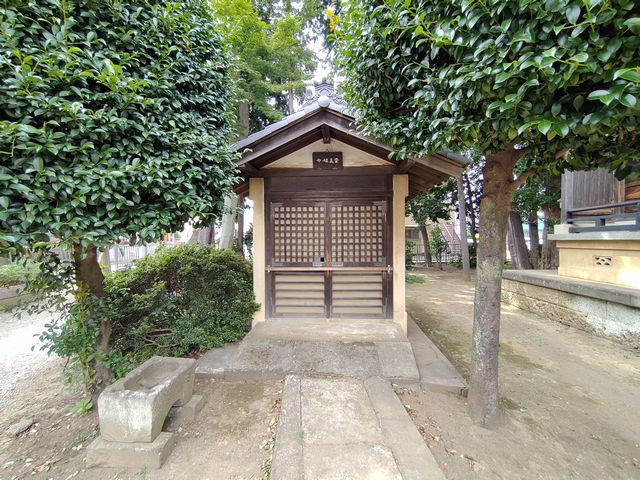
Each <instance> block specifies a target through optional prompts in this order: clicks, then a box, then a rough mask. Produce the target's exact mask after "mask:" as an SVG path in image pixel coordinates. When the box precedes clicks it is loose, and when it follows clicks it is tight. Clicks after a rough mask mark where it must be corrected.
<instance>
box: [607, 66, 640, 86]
mask: <svg viewBox="0 0 640 480" xmlns="http://www.w3.org/2000/svg"><path fill="white" fill-rule="evenodd" d="M618 78H622V79H624V80H629V81H630V82H634V83H638V84H640V67H637V68H623V69H621V70H618V71H617V72H616V73H615V74H614V75H613V79H614V80H616V79H618Z"/></svg>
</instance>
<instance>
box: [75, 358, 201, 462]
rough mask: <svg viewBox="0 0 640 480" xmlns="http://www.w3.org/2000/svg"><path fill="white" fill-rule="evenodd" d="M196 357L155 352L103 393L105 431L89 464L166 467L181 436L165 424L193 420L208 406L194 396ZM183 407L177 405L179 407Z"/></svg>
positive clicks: (101, 406)
mask: <svg viewBox="0 0 640 480" xmlns="http://www.w3.org/2000/svg"><path fill="white" fill-rule="evenodd" d="M195 368H196V362H195V360H193V359H190V358H174V357H152V358H150V359H149V360H147V361H146V362H145V363H143V364H142V365H140V366H139V367H138V368H136V369H134V370H132V371H131V372H129V373H128V374H127V375H126V376H125V377H124V378H121V379H120V380H118V381H117V382H115V383H113V384H112V385H109V386H108V387H107V388H105V389H104V391H103V392H102V393H101V394H100V397H99V398H98V423H99V425H100V437H99V438H97V439H96V440H95V441H94V443H93V444H92V445H91V446H90V447H89V449H88V456H87V463H88V464H89V465H103V466H119V467H138V466H147V467H150V468H160V466H161V465H162V463H163V462H164V460H165V459H166V458H167V456H168V455H169V453H170V452H171V450H172V449H173V446H174V444H175V440H174V438H173V434H172V433H167V432H162V426H163V425H164V422H165V420H166V418H167V415H169V413H170V411H172V407H177V408H174V409H173V411H172V413H173V416H174V417H179V418H181V419H182V420H193V419H194V417H195V415H196V414H197V413H198V411H199V409H200V408H201V406H202V397H200V396H194V395H192V394H193V384H194V379H195ZM176 410H177V411H176Z"/></svg>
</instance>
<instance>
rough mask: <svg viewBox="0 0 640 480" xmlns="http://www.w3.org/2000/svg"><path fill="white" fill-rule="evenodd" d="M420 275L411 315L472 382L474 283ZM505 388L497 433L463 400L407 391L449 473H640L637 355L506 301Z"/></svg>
mask: <svg viewBox="0 0 640 480" xmlns="http://www.w3.org/2000/svg"><path fill="white" fill-rule="evenodd" d="M419 274H421V275H424V278H425V282H424V283H422V284H410V285H407V308H408V311H409V313H410V314H411V315H412V316H413V318H414V320H415V321H416V323H418V325H419V326H420V328H422V329H423V331H425V333H427V334H428V335H429V336H430V337H431V339H432V340H433V341H434V342H435V343H436V344H437V345H438V346H439V347H440V349H441V350H442V351H443V352H444V353H445V355H447V357H448V358H449V360H450V361H451V362H452V363H453V364H454V365H455V366H456V367H457V368H458V370H459V371H460V372H461V373H462V374H463V375H464V376H466V377H467V378H468V375H469V371H470V346H471V328H472V322H473V284H472V283H469V282H464V280H463V279H462V275H461V274H460V273H458V272H441V271H433V272H426V273H425V272H421V273H419ZM500 388H501V394H502V400H501V404H502V407H503V409H504V410H505V412H506V415H505V417H506V422H505V425H504V426H502V427H501V428H500V429H499V430H498V431H496V432H490V431H487V430H484V429H481V428H478V427H476V426H474V425H473V424H472V423H471V421H470V420H469V417H468V414H467V409H466V403H465V399H464V397H460V396H456V395H451V394H442V393H422V392H418V391H415V390H413V391H412V390H404V389H400V390H399V391H398V393H399V395H400V397H401V399H402V401H403V403H404V404H405V408H407V410H408V411H409V413H410V415H411V416H412V418H413V419H414V422H415V423H416V425H417V426H418V429H419V430H420V432H421V434H422V435H423V437H424V438H425V440H426V441H427V443H428V444H429V446H430V447H431V449H432V452H433V453H434V455H435V456H436V458H437V460H438V462H439V464H440V467H441V468H442V469H443V471H444V472H445V474H446V475H447V478H449V479H467V478H482V479H484V478H487V479H488V478H503V479H560V478H562V479H564V478H580V479H593V480H601V479H626V478H629V479H632V478H633V479H636V478H640V429H638V416H637V415H638V405H640V356H638V353H637V352H634V351H632V350H629V349H626V348H625V347H624V346H621V345H619V344H617V343H614V342H612V341H610V340H606V339H602V338H599V337H595V336H592V335H590V334H587V333H584V332H582V331H579V330H576V329H573V328H571V327H567V326H564V325H561V324H558V323H555V322H553V321H551V320H548V319H546V318H542V317H540V316H537V315H534V314H531V313H529V312H525V311H521V310H519V309H517V308H514V307H510V306H507V305H503V307H502V328H501V346H500ZM631 419H635V420H631Z"/></svg>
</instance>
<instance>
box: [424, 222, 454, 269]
mask: <svg viewBox="0 0 640 480" xmlns="http://www.w3.org/2000/svg"><path fill="white" fill-rule="evenodd" d="M448 246H449V244H448V243H447V240H446V239H445V238H444V235H442V230H440V227H434V228H433V230H431V239H430V240H429V247H430V248H431V253H432V254H433V255H435V257H436V258H437V259H438V267H439V268H440V270H442V254H443V253H445V252H446V251H447V247H448Z"/></svg>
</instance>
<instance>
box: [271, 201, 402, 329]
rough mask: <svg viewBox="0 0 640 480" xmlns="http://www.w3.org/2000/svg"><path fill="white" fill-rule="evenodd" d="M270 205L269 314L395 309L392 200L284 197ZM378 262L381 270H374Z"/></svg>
mask: <svg viewBox="0 0 640 480" xmlns="http://www.w3.org/2000/svg"><path fill="white" fill-rule="evenodd" d="M270 205H271V207H270V219H269V220H270V224H269V225H268V227H267V232H268V234H269V235H270V238H269V239H268V248H269V257H270V258H269V260H270V262H269V270H270V273H269V274H268V286H269V289H270V292H271V295H270V296H269V303H268V306H269V314H270V316H276V317H278V316H289V317H291V316H301V317H309V316H311V317H314V316H315V317H325V316H326V317H337V318H339V317H380V318H384V317H386V316H387V315H388V314H389V312H390V308H389V302H390V299H391V295H390V281H389V279H390V278H391V275H390V269H389V263H388V262H389V258H390V257H389V247H390V246H389V244H388V240H389V238H390V234H389V224H390V222H389V209H388V205H387V201H386V200H384V199H374V198H371V199H360V200H357V199H345V200H342V201H338V200H335V199H326V200H323V201H320V200H313V201H296V200H283V201H279V202H272V203H271V204H270ZM376 267H377V268H380V271H371V269H375V268H376ZM359 268H362V269H363V270H362V271H357V269H359ZM367 268H368V269H369V270H366V269H367ZM271 269H273V270H271ZM314 269H315V271H314ZM341 269H342V270H341ZM383 269H384V270H383Z"/></svg>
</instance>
